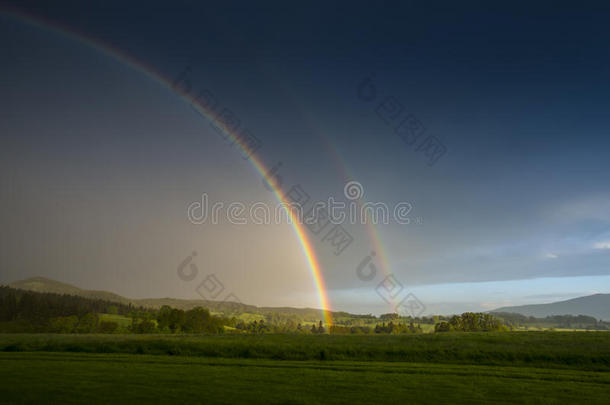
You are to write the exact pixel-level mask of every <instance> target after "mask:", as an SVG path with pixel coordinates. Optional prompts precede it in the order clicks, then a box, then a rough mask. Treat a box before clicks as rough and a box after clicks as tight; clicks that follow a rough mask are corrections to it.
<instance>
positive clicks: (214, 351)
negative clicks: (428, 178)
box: [0, 332, 610, 371]
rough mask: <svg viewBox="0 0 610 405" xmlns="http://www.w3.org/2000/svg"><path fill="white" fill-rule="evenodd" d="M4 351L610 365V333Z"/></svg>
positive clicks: (126, 338) (186, 341)
mask: <svg viewBox="0 0 610 405" xmlns="http://www.w3.org/2000/svg"><path fill="white" fill-rule="evenodd" d="M0 351H49V352H81V353H125V354H155V355H183V356H194V357H214V358H255V359H273V360H301V361H302V360H353V361H388V362H393V361H402V362H432V363H446V364H473V365H511V366H515V365H516V366H535V367H569V368H575V369H581V370H598V371H602V370H604V371H610V333H606V332H561V333H559V332H513V333H461V334H458V333H448V334H440V333H439V334H423V335H372V336H371V335H262V336H255V335H254V336H253V335H202V336H193V335H53V334H29V335H22V334H5V335H0Z"/></svg>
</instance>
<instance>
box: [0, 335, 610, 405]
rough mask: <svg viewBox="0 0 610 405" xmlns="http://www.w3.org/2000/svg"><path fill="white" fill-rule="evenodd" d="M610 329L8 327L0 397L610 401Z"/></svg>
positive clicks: (0, 347) (2, 345)
mask: <svg viewBox="0 0 610 405" xmlns="http://www.w3.org/2000/svg"><path fill="white" fill-rule="evenodd" d="M608 398H610V334H609V333H603V332H602V333H599V332H598V333H593V332H590V333H583V332H580V333H569V332H566V333H559V332H555V333H552V332H515V333H498V334H487V333H480V334H475V333H472V334H436V335H406V336H388V335H383V336H329V335H322V336H311V335H310V336H307V335H306V336H299V335H264V336H231V335H225V336H185V335H183V336H165V335H163V336H160V335H148V336H137V335H0V402H3V403H25V402H41V401H43V402H61V403H76V402H79V403H81V402H87V403H108V402H119V403H127V402H134V401H136V402H155V403H160V402H161V403H166V402H173V403H214V404H215V403H226V404H232V403H261V404H274V403H276V404H334V403H337V404H342V403H350V404H357V403H368V404H371V403H382V402H389V401H400V403H407V402H408V403H489V402H494V403H583V402H588V403H592V404H594V403H600V404H601V403H608Z"/></svg>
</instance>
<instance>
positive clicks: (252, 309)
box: [8, 277, 349, 321]
mask: <svg viewBox="0 0 610 405" xmlns="http://www.w3.org/2000/svg"><path fill="white" fill-rule="evenodd" d="M8 285H9V287H12V288H18V289H21V290H28V291H36V292H50V293H56V294H68V295H77V296H80V297H85V298H93V299H102V300H106V301H112V302H118V303H121V304H132V305H134V306H136V307H146V308H161V307H162V306H163V305H169V306H170V307H172V308H178V309H184V310H188V309H192V308H195V307H198V306H200V307H204V308H208V309H209V310H210V311H212V312H215V313H221V314H223V315H225V316H230V315H234V314H242V313H251V314H260V315H267V314H273V313H277V314H295V315H299V316H300V317H302V318H303V319H305V320H314V321H315V320H319V319H320V315H321V311H320V310H319V309H314V308H285V307H282V308H273V307H256V306H254V305H247V304H242V303H237V302H230V301H208V300H185V299H179V298H143V299H132V298H126V297H123V296H121V295H118V294H115V293H112V292H109V291H98V290H84V289H82V288H79V287H76V286H74V285H71V284H66V283H62V282H59V281H56V280H51V279H48V278H44V277H32V278H28V279H25V280H20V281H15V282H12V283H10V284H8ZM336 314H337V315H349V314H346V313H336Z"/></svg>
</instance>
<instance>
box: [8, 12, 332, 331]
mask: <svg viewBox="0 0 610 405" xmlns="http://www.w3.org/2000/svg"><path fill="white" fill-rule="evenodd" d="M0 12H2V13H3V14H5V15H7V16H9V17H12V18H14V19H16V20H17V21H19V22H21V23H25V24H27V25H29V26H33V27H36V28H39V29H44V30H48V31H51V32H53V33H56V34H58V35H60V36H63V37H66V38H68V39H70V40H73V41H76V42H78V43H80V44H82V45H85V46H87V47H90V48H93V49H95V50H96V51H99V52H100V53H102V54H104V55H106V56H109V57H111V58H113V59H115V60H117V61H119V62H121V63H124V64H125V65H127V66H129V67H131V68H132V69H133V70H135V71H137V72H140V73H143V74H145V75H146V76H148V77H149V78H150V79H152V80H154V81H156V82H157V83H159V84H160V85H161V86H163V87H165V88H166V89H168V90H169V91H171V92H173V93H175V94H176V95H178V96H179V97H181V98H182V99H183V100H184V101H186V102H187V103H188V104H190V105H191V106H192V107H193V108H194V109H196V110H197V111H198V112H199V113H201V114H202V115H204V116H205V117H207V118H208V119H209V120H210V121H212V122H214V123H215V124H216V125H218V126H221V127H222V128H223V131H224V132H225V134H226V135H227V136H229V137H230V138H231V140H232V141H234V144H235V145H237V147H238V148H240V149H241V150H242V152H244V154H248V153H249V151H248V150H247V148H246V147H245V146H244V145H243V144H242V142H241V138H240V137H239V136H238V134H237V133H236V132H235V131H233V130H231V129H230V128H228V127H227V126H224V125H222V123H221V122H219V120H218V119H217V118H218V117H217V116H216V115H215V113H214V112H213V111H212V110H209V109H208V108H206V106H205V105H203V104H202V103H200V102H199V101H198V100H197V99H196V98H195V97H193V96H192V95H191V94H189V93H190V91H184V90H182V89H180V88H178V87H177V86H174V81H173V80H172V79H169V78H167V77H165V76H163V75H162V74H161V73H160V72H158V71H157V70H156V69H154V68H153V67H151V66H148V65H145V64H144V63H142V62H141V61H139V60H138V59H136V58H134V57H132V56H130V55H128V54H126V53H125V52H123V51H121V50H120V49H118V48H115V47H111V46H110V45H107V44H105V43H103V42H102V41H100V40H98V39H95V38H93V37H90V36H87V35H85V34H83V33H81V32H77V31H75V30H74V29H72V28H70V27H67V26H65V25H61V24H58V23H56V22H53V21H49V20H46V19H44V18H42V17H40V16H35V15H32V14H30V13H25V12H23V11H19V10H12V9H11V10H0ZM249 161H250V163H251V164H252V166H253V167H254V168H255V169H256V170H257V171H258V172H259V173H260V174H261V175H262V176H266V175H267V173H268V172H269V169H268V168H267V167H266V166H265V165H264V163H263V161H262V160H261V158H260V157H259V156H257V155H256V154H254V153H251V154H250V158H249ZM270 185H271V187H272V189H273V194H274V195H275V197H276V198H277V199H278V201H279V202H281V203H284V204H286V205H288V204H289V203H290V201H288V200H287V199H286V197H285V196H284V195H283V194H282V190H281V189H279V188H278V187H276V186H274V185H273V184H271V182H270ZM287 211H288V213H289V215H290V216H291V221H290V222H291V223H292V227H293V230H294V232H295V234H296V236H297V239H298V240H299V243H300V245H301V249H302V251H303V254H304V255H305V258H306V260H307V264H308V266H309V270H310V272H311V275H312V278H313V282H314V285H315V288H316V290H317V293H318V300H319V304H320V307H321V310H322V315H323V318H324V322H325V323H326V325H328V326H330V325H331V324H332V317H331V313H330V300H329V298H328V293H327V290H326V285H325V283H324V277H323V274H322V268H321V266H320V263H319V261H318V259H317V257H316V254H315V251H314V248H313V245H312V243H311V241H310V240H309V239H308V237H307V230H306V229H305V228H304V225H303V224H301V223H300V221H299V220H298V218H296V217H295V213H294V212H292V210H290V209H288V210H287Z"/></svg>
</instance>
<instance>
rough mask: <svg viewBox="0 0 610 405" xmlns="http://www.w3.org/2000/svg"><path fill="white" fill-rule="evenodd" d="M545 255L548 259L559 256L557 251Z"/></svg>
mask: <svg viewBox="0 0 610 405" xmlns="http://www.w3.org/2000/svg"><path fill="white" fill-rule="evenodd" d="M544 257H545V258H546V259H557V258H558V257H559V256H557V255H556V254H555V253H547V254H545V255H544Z"/></svg>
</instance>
